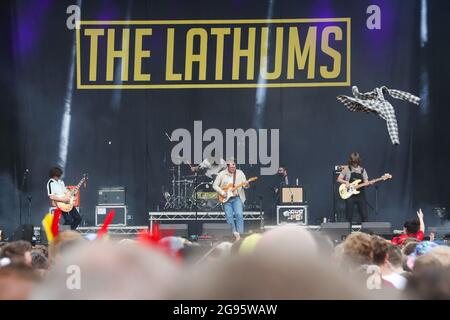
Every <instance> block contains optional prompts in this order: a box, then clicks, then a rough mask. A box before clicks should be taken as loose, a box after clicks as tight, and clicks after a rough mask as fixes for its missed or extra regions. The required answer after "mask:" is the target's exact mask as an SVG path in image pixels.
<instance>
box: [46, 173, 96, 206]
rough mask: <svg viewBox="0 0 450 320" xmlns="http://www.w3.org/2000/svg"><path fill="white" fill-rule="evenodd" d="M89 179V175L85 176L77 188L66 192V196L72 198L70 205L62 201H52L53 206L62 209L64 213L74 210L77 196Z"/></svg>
mask: <svg viewBox="0 0 450 320" xmlns="http://www.w3.org/2000/svg"><path fill="white" fill-rule="evenodd" d="M87 179H88V175H87V173H85V174H83V178H81V180H80V182H79V183H78V184H77V185H76V186H75V188H73V189H71V190H66V193H65V196H66V197H69V198H70V201H69V203H65V202H60V201H52V204H53V206H55V207H58V208H59V209H61V211H62V212H69V211H70V210H72V209H73V204H74V201H75V195H76V194H77V193H78V191H79V190H80V187H81V185H82V184H83V183H85V182H86V181H87Z"/></svg>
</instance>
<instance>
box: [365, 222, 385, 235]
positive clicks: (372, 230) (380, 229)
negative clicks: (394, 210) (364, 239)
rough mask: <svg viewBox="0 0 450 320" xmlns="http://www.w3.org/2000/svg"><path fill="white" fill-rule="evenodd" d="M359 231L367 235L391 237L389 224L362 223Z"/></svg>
mask: <svg viewBox="0 0 450 320" xmlns="http://www.w3.org/2000/svg"><path fill="white" fill-rule="evenodd" d="M361 231H362V232H365V233H369V234H378V235H391V234H392V226H391V223H390V222H363V223H362V224H361Z"/></svg>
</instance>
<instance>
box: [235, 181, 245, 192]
mask: <svg viewBox="0 0 450 320" xmlns="http://www.w3.org/2000/svg"><path fill="white" fill-rule="evenodd" d="M244 184H245V182H242V183H239V184H237V185H235V186H234V187H233V190H236V189H239V188H240V187H242V186H243V185H244Z"/></svg>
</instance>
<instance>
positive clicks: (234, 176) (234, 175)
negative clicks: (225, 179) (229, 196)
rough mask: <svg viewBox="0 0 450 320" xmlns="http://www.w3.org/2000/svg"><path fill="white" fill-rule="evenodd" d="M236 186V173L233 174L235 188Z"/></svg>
mask: <svg viewBox="0 0 450 320" xmlns="http://www.w3.org/2000/svg"><path fill="white" fill-rule="evenodd" d="M235 184H236V171H235V172H234V173H233V188H234V185H235Z"/></svg>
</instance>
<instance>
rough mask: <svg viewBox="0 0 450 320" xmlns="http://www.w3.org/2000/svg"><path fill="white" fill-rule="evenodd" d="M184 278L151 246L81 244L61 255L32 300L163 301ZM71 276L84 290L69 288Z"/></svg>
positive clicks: (35, 291) (178, 270)
mask: <svg viewBox="0 0 450 320" xmlns="http://www.w3.org/2000/svg"><path fill="white" fill-rule="evenodd" d="M68 270H70V272H71V273H70V275H68ZM77 275H78V278H77ZM182 275H183V273H182V270H181V269H180V266H179V265H178V264H177V263H176V260H175V259H173V258H171V257H169V256H168V255H167V254H165V253H164V252H163V251H162V250H157V249H156V248H154V247H151V246H149V245H136V246H122V245H117V244H116V243H115V242H114V241H93V242H84V241H82V242H76V243H74V244H73V245H71V246H70V247H68V248H66V249H64V250H62V251H60V256H59V257H58V259H57V260H56V262H55V264H54V265H53V266H52V268H51V270H50V271H49V272H48V274H47V276H46V280H45V281H43V282H42V283H40V284H39V285H38V286H36V287H35V289H34V290H33V292H32V295H31V298H32V299H38V300H41V299H46V300H54V299H63V300H67V299H83V300H85V299H87V300H90V299H106V300H116V299H125V300H128V299H164V298H166V294H167V292H168V290H174V289H175V288H176V285H177V283H178V282H179V278H178V277H181V276H182ZM68 276H70V277H71V278H70V279H71V282H70V285H71V286H72V287H73V288H77V287H81V288H82V290H71V289H70V288H67V283H68V282H67V281H68V280H67V279H68Z"/></svg>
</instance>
